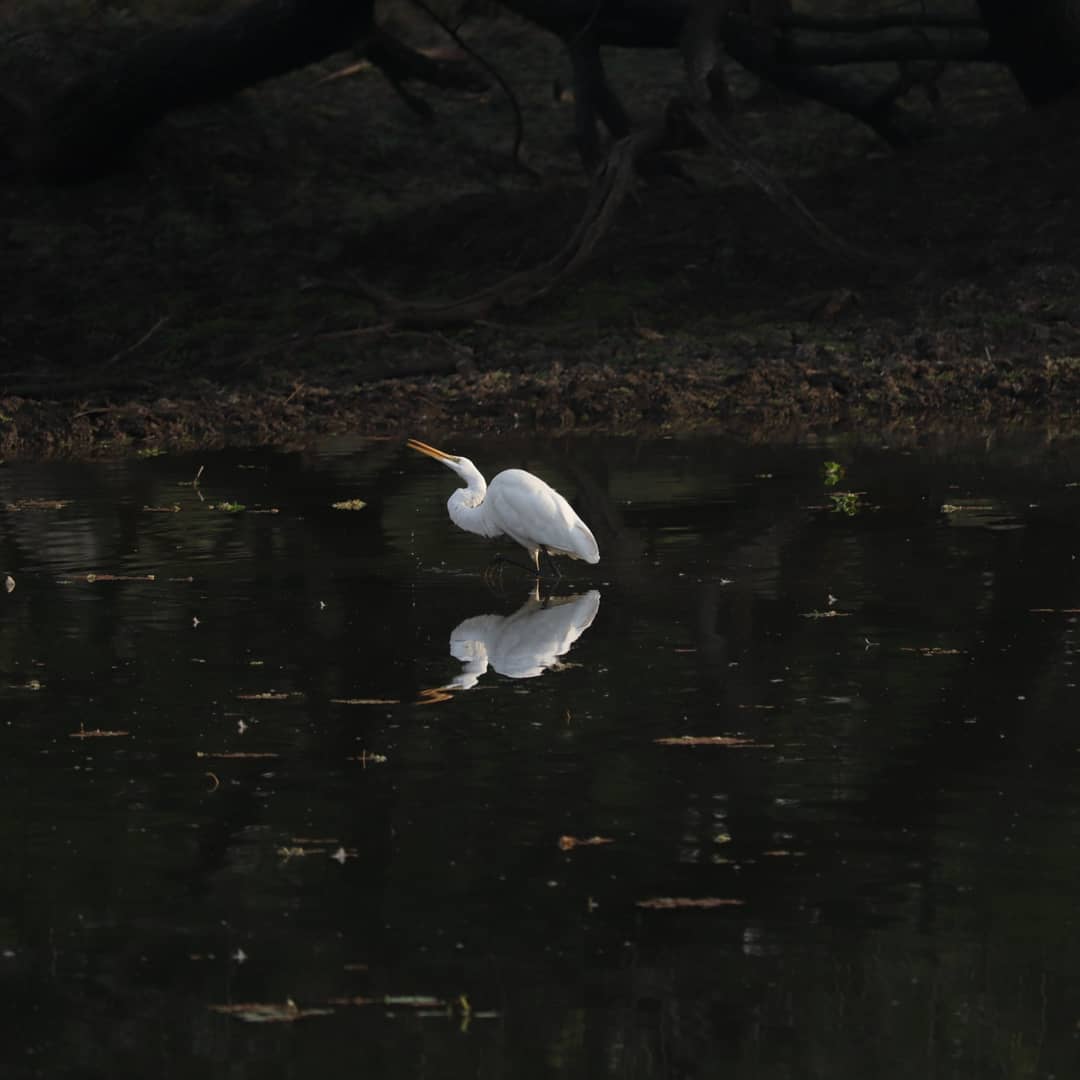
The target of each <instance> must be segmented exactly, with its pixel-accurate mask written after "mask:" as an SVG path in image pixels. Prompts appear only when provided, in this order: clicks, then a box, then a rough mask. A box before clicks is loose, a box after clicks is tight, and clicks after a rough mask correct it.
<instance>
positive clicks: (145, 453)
mask: <svg viewBox="0 0 1080 1080" xmlns="http://www.w3.org/2000/svg"><path fill="white" fill-rule="evenodd" d="M164 453H165V451H164V450H162V449H161V447H160V446H144V447H143V448H142V449H141V450H136V451H135V456H136V457H139V458H152V457H161V455H162V454H164Z"/></svg>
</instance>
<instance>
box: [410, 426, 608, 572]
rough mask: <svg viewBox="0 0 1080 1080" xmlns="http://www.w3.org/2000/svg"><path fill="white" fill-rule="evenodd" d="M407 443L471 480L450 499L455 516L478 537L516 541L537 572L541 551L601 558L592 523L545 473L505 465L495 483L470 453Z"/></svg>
mask: <svg viewBox="0 0 1080 1080" xmlns="http://www.w3.org/2000/svg"><path fill="white" fill-rule="evenodd" d="M406 445H407V446H409V447H410V448H411V449H413V450H419V451H420V453H421V454H427V456H428V457H432V458H434V459H435V460H436V461H441V462H442V463H443V464H444V465H446V466H447V467H448V468H450V469H453V470H454V472H456V473H457V474H458V476H460V477H461V479H462V480H464V481H465V487H463V488H458V489H457V491H455V492H454V494H453V495H451V496H450V501H449V502H448V503H447V504H446V508H447V509H448V510H449V511H450V520H451V521H452V522H453V523H454V524H455V525H457V526H458V528H460V529H464V530H465V531H466V532H471V533H476V534H477V535H478V536H487V537H492V538H494V537H496V536H508V537H510V539H511V540H515V541H516V542H517V543H519V544H520V545H521V546H522V547H523V548H524V549H525V550H526V551H527V552H528V553H529V558H530V559H531V560H532V562H533V564H534V566H535V567H536V573H537V576H539V574H540V554H541V552H543V553H544V554H545V555H547V556H548V557H549V558H550V556H552V555H568V556H570V558H571V559H582V560H584V561H585V562H587V563H598V562H599V561H600V550H599V548H597V546H596V538H595V537H594V536H593V534H592V531H591V530H590V529H589V526H588V525H586V524H585V522H584V521H582V520H581V518H579V517H578V515H577V514H576V513H575V512H574V509H573V507H571V505H570V504H569V503H568V502H567V501H566V500H565V499H564V498H563V497H562V496H561V495H560V494H559V493H558V492H557V491H556V490H555V489H554V488H553V487H551V486H549V485H548V484H546V483H544V481H543V480H541V479H540V477H539V476H533V474H532V473H530V472H525V470H524V469H504V470H503V471H502V472H501V473H499V474H498V476H496V477H495V478H494V479H493V480H492V481H491V484H490V485H489V484H488V483H487V482H486V481H485V480H484V477H483V475H482V474H481V472H480V470H479V469H478V468H477V467H476V466H475V465H474V464H473V463H472V462H471V461H470V460H469V459H468V458H464V457H460V456H459V455H457V454H447V453H445V452H443V451H442V450H436V449H435V447H433V446H428V445H427V443H422V442H420V441H419V440H418V439H409V441H408V443H407V444H406ZM556 572H557V571H556Z"/></svg>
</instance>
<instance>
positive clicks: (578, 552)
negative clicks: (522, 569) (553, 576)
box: [487, 469, 600, 563]
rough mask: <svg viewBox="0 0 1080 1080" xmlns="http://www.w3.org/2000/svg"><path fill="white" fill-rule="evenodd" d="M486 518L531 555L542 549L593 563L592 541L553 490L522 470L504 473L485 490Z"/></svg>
mask: <svg viewBox="0 0 1080 1080" xmlns="http://www.w3.org/2000/svg"><path fill="white" fill-rule="evenodd" d="M487 498H488V500H489V503H490V507H489V510H488V514H489V516H490V518H491V520H492V521H494V522H495V523H496V524H497V525H498V526H499V528H500V529H502V531H503V532H504V533H506V535H507V536H509V537H511V538H512V539H513V540H516V541H517V542H518V543H519V544H521V545H522V547H525V548H528V549H529V550H530V551H533V550H534V549H536V548H546V549H547V550H548V551H551V552H552V553H554V554H560V555H570V556H572V557H573V558H575V559H584V560H585V561H586V562H590V563H595V562H598V561H599V559H600V554H599V551H598V550H597V546H596V539H595V538H594V537H593V534H592V532H591V531H590V530H589V527H588V525H586V524H585V522H584V521H582V520H581V518H580V517H578V515H577V514H576V513H575V511H574V508H573V507H572V506H571V505H570V504H569V503H568V502H567V501H566V499H564V498H563V497H562V496H561V495H560V494H559V493H558V492H557V491H556V490H555V489H554V488H553V487H551V486H550V485H549V484H547V483H545V482H544V481H543V480H541V479H540V477H538V476H533V474H532V473H530V472H525V471H524V470H523V469H506V470H505V471H504V472H501V473H499V475H498V476H496V477H495V479H494V480H492V482H491V486H490V487H489V488H488V493H487Z"/></svg>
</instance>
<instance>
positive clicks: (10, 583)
mask: <svg viewBox="0 0 1080 1080" xmlns="http://www.w3.org/2000/svg"><path fill="white" fill-rule="evenodd" d="M14 591H15V579H14V578H13V577H12V576H11V575H10V574H7V575H5V577H4V592H14Z"/></svg>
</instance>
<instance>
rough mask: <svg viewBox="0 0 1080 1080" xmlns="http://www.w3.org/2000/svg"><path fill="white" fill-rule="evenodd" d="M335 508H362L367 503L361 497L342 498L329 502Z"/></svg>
mask: <svg viewBox="0 0 1080 1080" xmlns="http://www.w3.org/2000/svg"><path fill="white" fill-rule="evenodd" d="M330 505H331V506H332V507H333V508H334V509H335V510H363V509H364V507H365V506H367V503H366V502H364V500H363V499H343V500H342V501H341V502H336V503H331V504H330Z"/></svg>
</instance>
